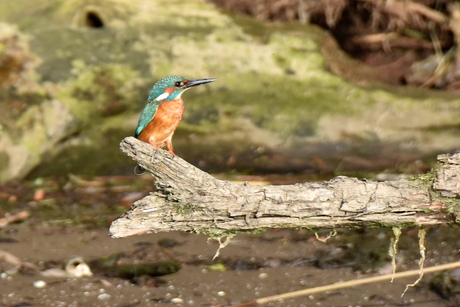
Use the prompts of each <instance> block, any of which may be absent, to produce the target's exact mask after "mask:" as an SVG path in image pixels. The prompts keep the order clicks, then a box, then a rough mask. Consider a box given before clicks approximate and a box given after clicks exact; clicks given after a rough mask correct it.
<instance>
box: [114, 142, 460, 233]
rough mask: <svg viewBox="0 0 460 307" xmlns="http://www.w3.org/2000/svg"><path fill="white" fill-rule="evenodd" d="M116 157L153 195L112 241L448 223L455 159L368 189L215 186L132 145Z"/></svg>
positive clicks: (459, 165) (457, 173)
mask: <svg viewBox="0 0 460 307" xmlns="http://www.w3.org/2000/svg"><path fill="white" fill-rule="evenodd" d="M120 146H121V150H122V151H123V152H125V153H126V154H127V155H128V156H130V157H131V158H133V159H134V160H135V161H136V162H137V163H138V164H139V165H140V166H142V167H143V168H145V169H146V170H147V171H149V172H150V173H151V174H152V175H153V176H154V177H155V179H156V186H157V190H156V191H154V192H152V193H150V195H148V196H146V197H144V198H143V199H141V200H139V201H136V202H135V203H134V205H133V206H132V207H131V209H130V210H129V211H127V212H126V213H124V214H123V215H121V216H120V217H118V218H117V219H116V220H114V221H113V223H112V225H111V227H110V234H111V236H112V237H118V238H119V237H126V236H130V235H135V234H144V233H150V232H167V231H173V230H178V231H194V232H201V233H206V234H207V235H208V236H211V237H220V236H224V235H227V234H234V233H238V232H255V231H262V230H265V229H270V228H336V227H350V226H354V227H357V226H359V227H363V226H381V225H386V226H399V227H401V226H409V225H435V224H445V223H453V222H454V223H455V222H456V221H457V215H456V212H457V211H460V210H457V208H456V206H457V203H458V200H457V199H456V197H457V196H458V194H459V193H460V152H459V153H453V154H446V155H441V156H439V157H438V160H439V161H440V162H441V163H443V166H442V167H441V168H440V169H439V170H438V171H437V173H435V172H431V173H428V174H425V175H421V176H416V177H414V178H412V179H400V180H397V181H386V182H376V181H368V180H359V179H356V178H349V177H342V176H341V177H336V178H334V179H332V180H330V181H326V182H307V183H301V184H294V185H277V186H252V185H250V184H247V183H246V184H237V183H232V182H228V181H224V180H218V179H215V178H214V177H212V176H211V175H209V174H207V173H205V172H203V171H201V170H200V169H198V168H196V167H194V166H193V165H191V164H189V163H187V162H186V161H184V160H183V159H181V158H180V157H178V156H172V155H171V154H169V153H168V152H167V151H165V150H155V149H153V147H152V146H151V145H149V144H147V143H143V142H141V141H139V140H137V139H135V138H133V137H127V138H125V139H124V140H123V141H122V142H121V144H120Z"/></svg>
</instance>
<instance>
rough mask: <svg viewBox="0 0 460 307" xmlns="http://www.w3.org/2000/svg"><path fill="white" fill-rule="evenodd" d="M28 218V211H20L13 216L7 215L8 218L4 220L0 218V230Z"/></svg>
mask: <svg viewBox="0 0 460 307" xmlns="http://www.w3.org/2000/svg"><path fill="white" fill-rule="evenodd" d="M29 216H30V213H29V212H28V211H21V212H19V213H16V214H14V215H9V216H6V217H4V218H1V219H0V228H1V227H5V226H7V225H9V224H11V223H14V222H17V221H21V220H25V219H26V218H28V217H29Z"/></svg>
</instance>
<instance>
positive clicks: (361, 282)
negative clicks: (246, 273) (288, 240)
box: [231, 261, 460, 307]
mask: <svg viewBox="0 0 460 307" xmlns="http://www.w3.org/2000/svg"><path fill="white" fill-rule="evenodd" d="M459 267H460V261H457V262H451V263H447V264H441V265H436V266H433V267H431V268H425V269H423V270H422V271H421V270H420V269H417V270H411V271H406V272H400V273H396V274H394V275H393V273H390V274H385V275H380V276H373V277H368V278H362V279H355V280H350V281H345V282H338V283H335V284H330V285H326V286H321V287H315V288H310V289H304V290H299V291H293V292H287V293H283V294H278V295H273V296H267V297H262V298H259V299H256V300H255V301H252V302H247V303H242V304H237V305H231V306H232V307H248V306H257V305H262V304H267V303H270V302H274V301H278V300H283V299H289V298H294V297H299V296H305V295H310V294H314V293H320V292H326V291H332V290H338V289H344V288H350V287H355V286H360V285H365V284H369V283H374V282H379V281H384V280H391V279H392V278H395V279H396V278H404V277H410V276H417V275H420V274H421V273H422V274H428V273H434V272H439V271H444V270H450V269H455V268H459Z"/></svg>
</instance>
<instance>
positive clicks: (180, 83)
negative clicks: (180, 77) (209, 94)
mask: <svg viewBox="0 0 460 307" xmlns="http://www.w3.org/2000/svg"><path fill="white" fill-rule="evenodd" d="M176 86H177V87H181V86H184V82H179V81H178V82H176Z"/></svg>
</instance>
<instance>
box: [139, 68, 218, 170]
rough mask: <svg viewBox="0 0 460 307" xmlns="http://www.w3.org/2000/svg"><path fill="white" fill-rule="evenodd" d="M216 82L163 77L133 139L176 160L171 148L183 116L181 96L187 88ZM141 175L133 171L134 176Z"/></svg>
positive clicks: (149, 99) (141, 117) (150, 95)
mask: <svg viewBox="0 0 460 307" xmlns="http://www.w3.org/2000/svg"><path fill="white" fill-rule="evenodd" d="M216 80H217V79H187V78H184V77H181V76H169V77H164V78H163V79H161V80H160V81H158V82H157V83H155V84H154V85H153V88H152V90H151V91H150V94H149V97H148V99H147V105H146V106H145V107H144V109H143V110H142V113H141V116H140V118H139V123H138V124H137V128H136V132H135V135H134V136H135V137H136V138H138V139H139V140H141V141H143V142H146V143H149V144H151V145H152V146H153V148H155V149H158V148H162V147H165V146H166V147H167V149H168V151H169V152H170V153H171V154H172V155H173V156H175V155H176V154H175V153H174V151H173V146H172V141H171V139H172V137H173V134H174V131H175V130H176V128H177V126H178V125H179V123H180V121H181V120H182V117H183V115H184V101H183V100H182V98H181V96H182V93H184V92H185V91H186V90H188V89H189V88H192V87H194V86H198V85H202V84H206V83H210V82H213V81H216ZM138 171H141V172H143V169H142V168H141V167H139V166H138V167H136V169H135V172H136V173H139V172H138Z"/></svg>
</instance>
